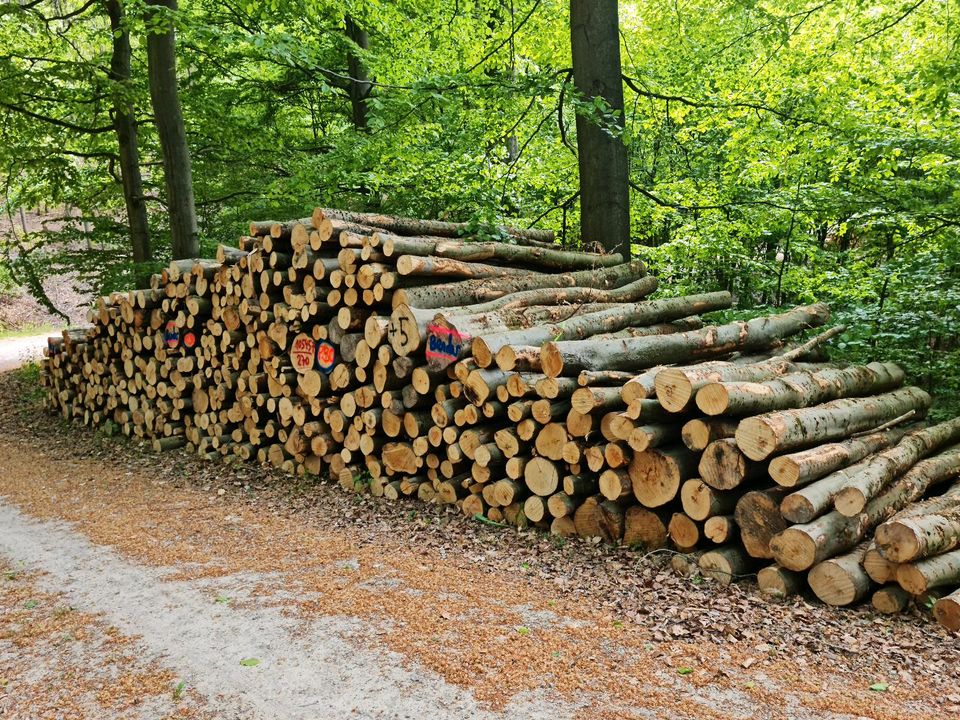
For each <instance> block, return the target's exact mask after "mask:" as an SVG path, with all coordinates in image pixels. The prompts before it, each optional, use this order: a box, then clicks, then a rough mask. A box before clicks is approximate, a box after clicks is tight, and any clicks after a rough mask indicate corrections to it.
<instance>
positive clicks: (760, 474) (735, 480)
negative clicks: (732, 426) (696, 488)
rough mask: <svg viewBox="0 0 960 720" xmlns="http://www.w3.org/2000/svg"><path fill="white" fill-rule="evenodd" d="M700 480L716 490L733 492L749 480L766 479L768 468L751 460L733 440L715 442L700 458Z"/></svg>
mask: <svg viewBox="0 0 960 720" xmlns="http://www.w3.org/2000/svg"><path fill="white" fill-rule="evenodd" d="M698 469H699V471H700V478H701V479H702V480H703V482H705V483H706V484H707V485H709V486H710V487H712V488H714V489H716V490H733V489H734V488H736V487H739V486H740V485H741V484H743V483H744V482H746V481H748V480H758V479H761V478H764V477H766V474H767V472H766V467H765V466H764V465H762V464H760V463H755V462H753V461H752V460H749V459H748V458H747V457H746V455H744V454H743V452H741V451H740V448H739V447H737V441H736V440H734V439H733V438H724V439H722V440H714V441H713V442H712V443H710V444H709V445H708V446H707V448H706V449H705V450H704V451H703V454H702V455H701V456H700V462H699V466H698Z"/></svg>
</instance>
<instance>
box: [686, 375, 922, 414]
mask: <svg viewBox="0 0 960 720" xmlns="http://www.w3.org/2000/svg"><path fill="white" fill-rule="evenodd" d="M903 379H904V374H903V370H901V369H900V368H899V367H897V366H896V365H894V364H893V363H870V364H869V365H865V366H859V367H849V368H842V369H836V368H827V369H824V370H817V371H806V372H799V373H790V374H788V375H783V376H781V377H778V378H774V379H772V380H767V381H765V382H759V383H758V382H718V383H710V384H708V385H705V386H704V387H702V388H700V390H699V391H698V392H697V397H696V401H697V407H699V408H700V409H701V410H702V411H703V412H704V413H706V414H707V415H759V414H760V413H767V412H773V411H775V410H789V409H791V408H802V407H810V406H811V405H820V404H821V403H825V402H828V401H830V400H837V399H839V398H844V397H852V396H863V395H874V394H876V393H880V392H886V391H888V390H893V389H895V388H898V387H900V386H901V385H902V384H903Z"/></svg>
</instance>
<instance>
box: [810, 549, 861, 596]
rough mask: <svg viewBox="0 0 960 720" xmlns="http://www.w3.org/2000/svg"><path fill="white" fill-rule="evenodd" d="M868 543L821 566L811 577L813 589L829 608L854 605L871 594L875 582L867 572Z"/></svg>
mask: <svg viewBox="0 0 960 720" xmlns="http://www.w3.org/2000/svg"><path fill="white" fill-rule="evenodd" d="M866 551H867V543H862V544H861V545H859V546H857V547H856V548H855V549H854V550H853V551H852V552H849V553H846V554H845V555H840V556H838V557H834V558H830V559H829V560H825V561H823V562H821V563H818V564H817V565H815V566H814V568H813V569H812V570H811V571H810V574H809V575H807V582H808V583H809V584H810V588H811V589H812V590H813V592H814V593H815V594H816V596H817V597H818V598H820V600H821V601H823V602H825V603H826V604H827V605H834V606H843V605H852V604H853V603H855V602H857V601H858V600H862V599H863V598H864V597H866V595H867V593H869V592H870V588H872V587H873V582H872V581H871V580H870V577H869V576H868V575H867V574H866V573H865V572H864V571H863V562H862V561H863V555H864V553H865V552H866Z"/></svg>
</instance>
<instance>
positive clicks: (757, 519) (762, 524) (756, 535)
mask: <svg viewBox="0 0 960 720" xmlns="http://www.w3.org/2000/svg"><path fill="white" fill-rule="evenodd" d="M783 494H784V490H783V488H780V487H772V488H768V489H766V490H755V491H752V492H748V493H745V494H744V495H743V496H742V497H741V498H740V499H739V500H738V501H737V505H736V509H735V510H734V514H733V516H734V518H735V519H736V521H737V527H738V528H740V541H741V542H742V543H743V546H744V548H745V549H746V551H747V553H748V554H749V555H750V556H751V557H756V558H772V557H774V553H773V550H772V548H771V546H770V544H771V542H772V540H773V538H774V537H775V536H776V535H777V533H781V532H783V531H784V530H785V529H786V527H787V523H786V521H785V520H784V518H783V515H782V514H781V513H780V499H781V498H782V497H783ZM780 564H781V565H782V564H783V563H780Z"/></svg>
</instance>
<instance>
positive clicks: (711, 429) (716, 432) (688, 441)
mask: <svg viewBox="0 0 960 720" xmlns="http://www.w3.org/2000/svg"><path fill="white" fill-rule="evenodd" d="M736 432H737V422H736V421H735V420H726V419H723V418H693V419H692V420H688V421H687V422H686V423H684V425H683V427H682V428H680V438H681V439H682V440H683V444H684V445H686V446H687V447H688V448H689V449H690V450H693V451H695V452H702V451H703V450H705V449H706V447H707V446H708V445H709V444H710V443H712V442H714V441H715V440H722V439H724V438H732V437H733V436H734V435H735V434H736Z"/></svg>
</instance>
